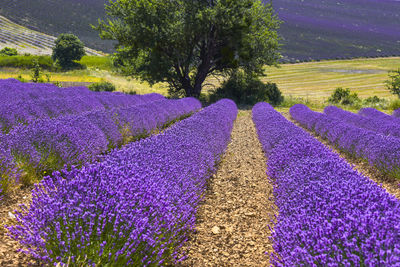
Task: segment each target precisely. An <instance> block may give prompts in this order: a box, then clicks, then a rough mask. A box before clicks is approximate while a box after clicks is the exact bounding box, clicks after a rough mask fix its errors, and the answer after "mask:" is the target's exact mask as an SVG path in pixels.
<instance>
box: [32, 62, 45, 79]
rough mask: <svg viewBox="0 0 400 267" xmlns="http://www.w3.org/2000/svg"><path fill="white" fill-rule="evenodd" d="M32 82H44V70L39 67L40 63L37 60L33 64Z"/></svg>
mask: <svg viewBox="0 0 400 267" xmlns="http://www.w3.org/2000/svg"><path fill="white" fill-rule="evenodd" d="M31 77H32V81H33V82H34V83H38V82H42V70H41V68H40V65H39V61H38V60H35V61H34V62H33V69H32V73H31Z"/></svg>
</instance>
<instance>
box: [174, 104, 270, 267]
mask: <svg viewBox="0 0 400 267" xmlns="http://www.w3.org/2000/svg"><path fill="white" fill-rule="evenodd" d="M272 191H273V188H272V184H271V183H270V181H269V180H268V177H267V175H266V159H265V157H264V153H263V151H262V149H261V144H260V143H259V141H258V137H257V133H256V129H255V126H254V124H253V121H252V119H251V112H250V111H240V113H239V116H238V118H237V120H236V122H235V124H234V127H233V132H232V139H231V142H230V144H229V145H228V148H227V151H226V154H225V156H224V158H223V160H222V162H221V163H220V166H219V168H218V171H217V173H216V174H215V175H214V177H213V178H212V180H211V181H210V184H209V188H208V190H207V192H206V195H205V199H204V202H203V203H202V205H200V207H199V210H198V219H197V227H196V232H195V233H193V235H192V237H191V240H190V241H189V242H188V243H187V246H186V247H185V248H184V249H186V250H188V253H187V258H186V260H185V261H183V262H182V263H181V264H182V265H184V266H268V265H269V253H271V252H272V251H273V248H272V242H271V241H270V240H269V237H270V236H271V230H270V228H269V227H271V228H273V226H274V218H275V216H276V215H277V207H276V206H275V204H274V199H273V194H272Z"/></svg>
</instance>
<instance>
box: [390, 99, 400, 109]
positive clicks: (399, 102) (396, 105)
mask: <svg viewBox="0 0 400 267" xmlns="http://www.w3.org/2000/svg"><path fill="white" fill-rule="evenodd" d="M389 109H391V110H396V109H400V99H394V100H392V101H390V104H389Z"/></svg>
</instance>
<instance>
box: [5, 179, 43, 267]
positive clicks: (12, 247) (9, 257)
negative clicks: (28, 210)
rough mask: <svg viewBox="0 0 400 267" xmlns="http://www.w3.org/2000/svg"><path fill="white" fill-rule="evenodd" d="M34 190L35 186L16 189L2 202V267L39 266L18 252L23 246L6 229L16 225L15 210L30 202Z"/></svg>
mask: <svg viewBox="0 0 400 267" xmlns="http://www.w3.org/2000/svg"><path fill="white" fill-rule="evenodd" d="M32 189H33V186H31V187H28V188H26V187H25V188H15V189H14V190H13V192H10V193H8V194H7V196H4V197H3V198H4V199H3V200H2V201H0V266H9V267H14V266H28V265H29V266H38V264H37V263H36V262H35V261H34V260H33V259H32V258H31V257H29V256H27V255H26V254H24V253H22V252H18V249H20V248H21V246H20V245H19V243H18V242H17V241H15V240H13V239H11V238H10V237H9V236H8V235H7V232H8V231H7V229H5V228H4V225H12V224H14V223H15V220H14V218H13V216H14V215H13V214H14V210H16V209H18V207H19V205H20V204H28V203H29V202H30V200H31V191H32Z"/></svg>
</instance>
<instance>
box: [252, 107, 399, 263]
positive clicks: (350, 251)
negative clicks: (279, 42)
mask: <svg viewBox="0 0 400 267" xmlns="http://www.w3.org/2000/svg"><path fill="white" fill-rule="evenodd" d="M253 120H254V122H255V124H256V128H257V132H258V135H259V138H260V141H261V144H262V146H263V148H264V151H265V153H266V155H267V158H268V169H267V172H268V175H269V176H270V177H271V178H272V179H273V182H274V195H275V203H276V205H277V206H278V208H279V215H278V217H277V223H276V225H275V227H274V232H273V235H272V239H273V241H274V250H275V254H274V255H273V256H272V263H273V265H275V266H341V265H343V266H397V265H399V264H400V231H399V230H400V228H399V225H400V201H399V200H398V199H396V198H395V197H394V196H392V195H390V194H388V193H387V192H386V191H385V190H384V189H382V188H381V187H379V186H378V185H376V184H375V183H374V182H372V181H371V180H369V179H368V178H366V177H364V176H363V175H361V174H360V173H358V172H357V171H355V170H353V169H352V167H351V166H350V165H349V164H348V163H346V162H345V161H344V160H343V159H341V158H339V156H338V155H336V154H335V153H333V152H332V151H331V150H329V149H328V148H326V147H325V146H324V145H323V144H321V143H320V142H318V141H317V140H316V139H314V138H313V137H312V136H310V135H309V134H308V133H306V132H304V131H303V130H302V129H300V128H298V127H297V126H295V125H294V124H293V123H291V122H289V121H287V120H286V119H285V118H284V117H283V116H282V115H280V114H279V113H278V112H276V111H275V110H274V109H273V108H272V107H271V106H270V105H268V104H266V103H259V104H257V105H255V106H254V108H253Z"/></svg>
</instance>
